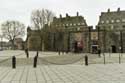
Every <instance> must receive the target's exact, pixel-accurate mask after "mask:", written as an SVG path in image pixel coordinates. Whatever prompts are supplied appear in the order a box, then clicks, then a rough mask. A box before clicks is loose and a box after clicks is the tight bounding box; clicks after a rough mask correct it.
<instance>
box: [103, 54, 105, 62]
mask: <svg viewBox="0 0 125 83" xmlns="http://www.w3.org/2000/svg"><path fill="white" fill-rule="evenodd" d="M103 56H104V64H105V54H104V53H103Z"/></svg>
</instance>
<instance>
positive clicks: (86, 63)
mask: <svg viewBox="0 0 125 83" xmlns="http://www.w3.org/2000/svg"><path fill="white" fill-rule="evenodd" d="M85 65H86V66H88V56H87V55H85Z"/></svg>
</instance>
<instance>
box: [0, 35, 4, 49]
mask: <svg viewBox="0 0 125 83" xmlns="http://www.w3.org/2000/svg"><path fill="white" fill-rule="evenodd" d="M0 38H1V46H0V47H1V50H2V48H3V45H2V41H3V35H0Z"/></svg>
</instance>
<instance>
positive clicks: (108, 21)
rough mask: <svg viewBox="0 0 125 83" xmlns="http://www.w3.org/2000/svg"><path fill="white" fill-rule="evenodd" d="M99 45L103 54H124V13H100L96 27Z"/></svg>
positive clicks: (118, 11) (119, 11)
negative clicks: (121, 52)
mask: <svg viewBox="0 0 125 83" xmlns="http://www.w3.org/2000/svg"><path fill="white" fill-rule="evenodd" d="M97 29H98V31H99V45H100V47H101V49H102V50H103V52H109V51H112V52H120V49H121V48H122V51H123V52H125V11H121V10H120V8H118V10H117V11H110V9H108V11H107V12H102V13H101V16H100V17H99V22H98V25H97Z"/></svg>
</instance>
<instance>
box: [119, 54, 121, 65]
mask: <svg viewBox="0 0 125 83" xmlns="http://www.w3.org/2000/svg"><path fill="white" fill-rule="evenodd" d="M119 64H121V56H120V54H119Z"/></svg>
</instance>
